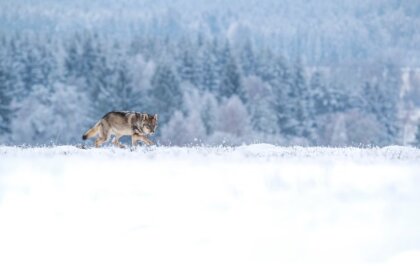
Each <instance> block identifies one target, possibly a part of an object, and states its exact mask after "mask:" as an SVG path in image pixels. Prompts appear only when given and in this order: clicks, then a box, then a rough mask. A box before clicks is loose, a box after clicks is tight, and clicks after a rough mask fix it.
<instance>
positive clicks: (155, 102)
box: [0, 0, 420, 146]
mask: <svg viewBox="0 0 420 279" xmlns="http://www.w3.org/2000/svg"><path fill="white" fill-rule="evenodd" d="M419 15H420V3H419V2H418V1H408V0H401V1H400V0H387V1H354V0H345V1H339V2H337V1H332V0H330V1H303V0H299V1H295V0H293V1H290V0H284V1H271V0H264V1H254V0H249V1H241V0H234V1H226V2H225V1H203V2H201V1H198V2H197V1H192V0H179V1H171V3H170V4H168V3H167V1H134V0H122V1H107V0H104V1H99V0H94V1H82V0H76V1H52V0H43V1H35V2H33V1H29V0H14V1H1V3H0V139H1V142H2V143H3V144H29V145H33V144H35V145H36V144H74V143H78V142H80V137H81V135H82V133H83V132H84V131H85V130H86V129H87V128H88V127H89V126H91V125H92V124H94V123H95V122H96V121H97V120H98V119H99V118H100V117H102V116H103V115H104V114H105V113H106V112H108V111H111V110H133V111H145V112H150V113H158V114H159V115H160V126H159V133H158V135H157V136H156V140H157V141H158V142H160V143H162V144H170V145H190V144H208V145H218V144H223V143H226V144H232V145H236V144H242V143H254V142H267V143H275V144H282V145H293V144H299V145H329V146H347V145H355V146H366V145H379V146H384V145H390V144H401V145H415V144H418V143H419V141H420V133H417V132H416V131H417V125H418V118H419V116H418V115H419V108H418V107H419V106H420V89H419V88H420V86H419V84H420V53H419V45H420V33H419V31H418V26H420V18H419Z"/></svg>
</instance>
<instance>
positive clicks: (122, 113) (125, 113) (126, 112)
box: [102, 111, 131, 118]
mask: <svg viewBox="0 0 420 279" xmlns="http://www.w3.org/2000/svg"><path fill="white" fill-rule="evenodd" d="M130 113H131V112H130V111H110V112H108V113H107V114H105V115H104V116H103V117H102V118H105V117H107V116H108V115H110V114H117V115H119V116H122V117H124V116H126V115H127V114H130Z"/></svg>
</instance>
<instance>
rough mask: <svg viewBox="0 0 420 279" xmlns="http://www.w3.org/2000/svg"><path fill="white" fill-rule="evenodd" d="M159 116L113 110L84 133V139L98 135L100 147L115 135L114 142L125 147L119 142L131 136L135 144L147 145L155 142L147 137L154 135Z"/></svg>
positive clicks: (96, 143)
mask: <svg viewBox="0 0 420 279" xmlns="http://www.w3.org/2000/svg"><path fill="white" fill-rule="evenodd" d="M157 121H158V116H157V114H154V115H151V114H147V113H141V112H130V111H111V112H108V113H107V114H105V115H104V116H103V117H102V118H101V120H99V121H98V122H97V123H96V124H95V125H94V126H93V127H92V128H90V129H89V130H87V131H86V133H84V134H83V137H82V138H83V140H86V139H89V138H92V137H95V136H98V137H97V139H96V141H95V146H96V147H99V146H101V144H103V143H104V142H106V141H107V140H108V139H109V138H110V136H111V135H114V136H115V137H114V140H113V142H112V143H113V144H114V145H116V146H118V147H124V145H122V144H121V143H120V142H119V139H120V138H121V137H122V136H131V144H132V146H135V145H136V143H137V142H138V141H142V142H144V143H145V144H147V145H152V144H154V143H153V142H152V141H151V140H149V139H148V138H147V136H148V135H153V134H154V133H155V131H156V128H157Z"/></svg>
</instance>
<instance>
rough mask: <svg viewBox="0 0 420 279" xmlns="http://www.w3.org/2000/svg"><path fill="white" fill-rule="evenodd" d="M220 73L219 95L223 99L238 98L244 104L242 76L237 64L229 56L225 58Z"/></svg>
mask: <svg viewBox="0 0 420 279" xmlns="http://www.w3.org/2000/svg"><path fill="white" fill-rule="evenodd" d="M222 73H223V74H222V77H221V82H220V88H219V95H220V96H221V97H224V98H230V97H232V96H238V97H239V98H240V99H241V100H242V102H246V98H245V92H244V89H243V85H242V76H241V73H240V71H239V68H238V65H237V63H236V61H235V59H234V57H233V56H232V55H231V54H229V56H228V57H227V61H226V63H225V64H224V68H223V71H222Z"/></svg>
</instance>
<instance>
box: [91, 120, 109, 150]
mask: <svg viewBox="0 0 420 279" xmlns="http://www.w3.org/2000/svg"><path fill="white" fill-rule="evenodd" d="M109 136H110V135H109V129H107V128H106V127H104V125H102V126H101V127H100V129H99V137H98V138H97V139H96V141H95V146H96V147H99V146H101V145H102V144H103V143H104V142H106V141H107V140H108V138H109Z"/></svg>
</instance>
